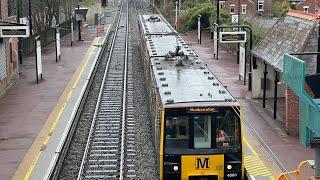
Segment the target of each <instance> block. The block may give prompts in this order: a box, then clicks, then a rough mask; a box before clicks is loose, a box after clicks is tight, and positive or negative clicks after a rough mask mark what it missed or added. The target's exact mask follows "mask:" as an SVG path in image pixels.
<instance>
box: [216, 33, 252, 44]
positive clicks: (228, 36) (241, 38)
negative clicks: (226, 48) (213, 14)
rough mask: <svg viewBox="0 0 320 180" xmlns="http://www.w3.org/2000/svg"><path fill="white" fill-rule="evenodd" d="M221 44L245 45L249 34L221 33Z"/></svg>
mask: <svg viewBox="0 0 320 180" xmlns="http://www.w3.org/2000/svg"><path fill="white" fill-rule="evenodd" d="M219 39H220V43H245V42H246V41H247V32H245V31H240V32H220V38H219Z"/></svg>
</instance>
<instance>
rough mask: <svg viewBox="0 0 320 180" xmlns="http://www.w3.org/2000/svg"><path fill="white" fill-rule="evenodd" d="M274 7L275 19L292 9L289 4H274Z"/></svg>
mask: <svg viewBox="0 0 320 180" xmlns="http://www.w3.org/2000/svg"><path fill="white" fill-rule="evenodd" d="M274 7H275V11H274V15H275V17H281V16H283V15H284V14H285V13H286V12H287V11H288V10H289V9H290V8H292V7H291V4H290V3H289V2H276V3H275V4H274Z"/></svg>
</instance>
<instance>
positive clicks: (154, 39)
mask: <svg viewBox="0 0 320 180" xmlns="http://www.w3.org/2000/svg"><path fill="white" fill-rule="evenodd" d="M140 21H141V22H142V23H141V25H142V29H143V33H144V34H145V40H146V44H147V49H148V51H149V52H148V53H149V56H150V57H154V56H165V55H166V54H167V53H168V52H169V51H172V52H174V51H175V47H176V46H180V47H181V50H180V51H182V52H183V53H184V54H185V55H188V56H196V54H195V53H194V52H193V51H192V50H191V49H190V48H189V47H188V45H187V43H186V42H185V41H184V40H183V39H182V38H181V37H180V36H179V35H177V34H176V31H175V29H173V28H172V26H171V25H170V24H169V23H168V22H167V21H166V20H165V19H164V18H163V17H162V15H159V14H152V15H142V16H140Z"/></svg>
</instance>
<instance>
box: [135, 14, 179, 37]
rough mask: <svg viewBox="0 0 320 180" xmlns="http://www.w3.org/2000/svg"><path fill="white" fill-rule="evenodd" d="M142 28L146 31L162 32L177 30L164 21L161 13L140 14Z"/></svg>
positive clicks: (152, 32)
mask: <svg viewBox="0 0 320 180" xmlns="http://www.w3.org/2000/svg"><path fill="white" fill-rule="evenodd" d="M140 18H141V22H142V24H143V25H142V28H143V31H144V32H145V33H151V34H161V33H176V31H175V30H174V29H173V28H172V27H171V26H170V25H169V26H168V24H169V23H168V22H167V21H164V20H163V19H164V18H162V16H161V15H158V14H157V15H154V14H152V15H142V16H140Z"/></svg>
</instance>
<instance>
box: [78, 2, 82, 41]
mask: <svg viewBox="0 0 320 180" xmlns="http://www.w3.org/2000/svg"><path fill="white" fill-rule="evenodd" d="M78 10H80V4H78ZM78 32H79V38H78V40H79V41H82V38H81V20H79V21H78Z"/></svg>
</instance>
